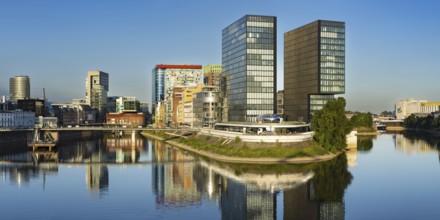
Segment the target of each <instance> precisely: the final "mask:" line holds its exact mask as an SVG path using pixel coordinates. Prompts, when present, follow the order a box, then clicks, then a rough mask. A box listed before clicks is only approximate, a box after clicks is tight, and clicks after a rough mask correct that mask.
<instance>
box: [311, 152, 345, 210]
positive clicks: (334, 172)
mask: <svg viewBox="0 0 440 220" xmlns="http://www.w3.org/2000/svg"><path fill="white" fill-rule="evenodd" d="M352 179H353V176H352V175H351V173H350V172H349V171H348V170H347V158H346V156H345V155H344V154H343V155H341V156H339V157H337V158H335V159H334V160H331V161H327V162H324V163H322V164H320V165H319V166H318V167H317V168H316V169H315V176H314V177H313V179H312V180H311V183H312V184H313V196H312V199H313V200H316V201H320V202H342V200H343V198H344V192H345V189H346V188H347V187H348V185H350V183H351V180H352Z"/></svg>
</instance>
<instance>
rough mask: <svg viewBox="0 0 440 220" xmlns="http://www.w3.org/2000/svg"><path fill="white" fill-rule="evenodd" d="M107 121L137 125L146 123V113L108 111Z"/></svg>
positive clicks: (115, 123)
mask: <svg viewBox="0 0 440 220" xmlns="http://www.w3.org/2000/svg"><path fill="white" fill-rule="evenodd" d="M106 121H107V124H108V125H121V126H129V127H137V126H144V125H145V115H144V113H142V112H139V113H107V114H106Z"/></svg>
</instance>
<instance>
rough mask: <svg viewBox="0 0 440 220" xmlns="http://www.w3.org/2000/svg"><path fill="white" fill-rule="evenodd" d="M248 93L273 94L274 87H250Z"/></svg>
mask: <svg viewBox="0 0 440 220" xmlns="http://www.w3.org/2000/svg"><path fill="white" fill-rule="evenodd" d="M247 91H248V92H252V93H261V92H263V93H267V92H271V93H273V88H272V87H248V88H247Z"/></svg>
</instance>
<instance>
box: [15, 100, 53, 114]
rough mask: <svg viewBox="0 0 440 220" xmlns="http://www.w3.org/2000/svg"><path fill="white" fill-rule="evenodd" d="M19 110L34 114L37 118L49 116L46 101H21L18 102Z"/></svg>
mask: <svg viewBox="0 0 440 220" xmlns="http://www.w3.org/2000/svg"><path fill="white" fill-rule="evenodd" d="M17 109H20V110H23V111H31V112H34V113H35V117H39V116H43V117H45V116H47V113H46V110H47V109H46V101H45V100H44V99H19V100H17Z"/></svg>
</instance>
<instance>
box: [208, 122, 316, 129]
mask: <svg viewBox="0 0 440 220" xmlns="http://www.w3.org/2000/svg"><path fill="white" fill-rule="evenodd" d="M309 125H310V124H306V123H302V122H283V123H252V122H228V123H216V124H215V126H229V127H251V128H261V127H274V128H299V127H308V126H309Z"/></svg>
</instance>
